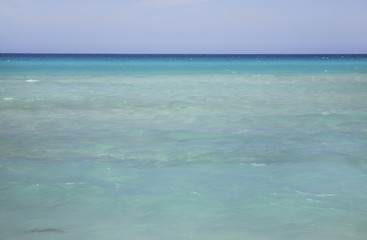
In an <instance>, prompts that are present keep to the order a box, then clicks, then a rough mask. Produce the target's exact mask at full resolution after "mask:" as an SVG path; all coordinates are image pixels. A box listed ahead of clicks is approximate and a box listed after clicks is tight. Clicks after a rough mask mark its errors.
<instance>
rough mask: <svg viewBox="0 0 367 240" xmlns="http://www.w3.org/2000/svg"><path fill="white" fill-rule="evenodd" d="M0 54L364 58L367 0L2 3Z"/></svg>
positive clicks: (46, 0) (58, 0)
mask: <svg viewBox="0 0 367 240" xmlns="http://www.w3.org/2000/svg"><path fill="white" fill-rule="evenodd" d="M0 32H1V33H0V37H1V39H0V52H40V53H244V54H246V53H367V0H251V1H250V0H120V1H118V0H0Z"/></svg>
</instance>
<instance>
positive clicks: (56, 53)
mask: <svg viewBox="0 0 367 240" xmlns="http://www.w3.org/2000/svg"><path fill="white" fill-rule="evenodd" d="M0 54H14V55H16V54H19V55H21V54H34V55H47V54H48V55H50V54H52V55H367V53H92V52H85V53H82V52H74V53H69V52H65V53H60V52H46V53H44V52H0Z"/></svg>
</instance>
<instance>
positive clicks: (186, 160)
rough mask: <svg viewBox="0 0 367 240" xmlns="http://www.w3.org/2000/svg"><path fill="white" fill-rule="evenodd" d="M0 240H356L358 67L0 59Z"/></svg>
mask: <svg viewBox="0 0 367 240" xmlns="http://www.w3.org/2000/svg"><path fill="white" fill-rule="evenodd" d="M0 239H1V240H46V239H47V240H49V239H53V240H59V239H60V240H61V239H68V240H69V239H88V240H100V239H103V240H120V239H132V240H294V239H297V240H309V239H312V240H346V239H348V240H365V239H367V55H81V54H80V55H67V54H66V55H52V54H48V55H47V54H44V55H42V54H39V55H37V54H33V55H32V54H0Z"/></svg>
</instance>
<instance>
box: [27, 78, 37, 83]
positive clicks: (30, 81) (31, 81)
mask: <svg viewBox="0 0 367 240" xmlns="http://www.w3.org/2000/svg"><path fill="white" fill-rule="evenodd" d="M25 81H26V82H29V83H34V82H38V80H34V79H28V80H25Z"/></svg>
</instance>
